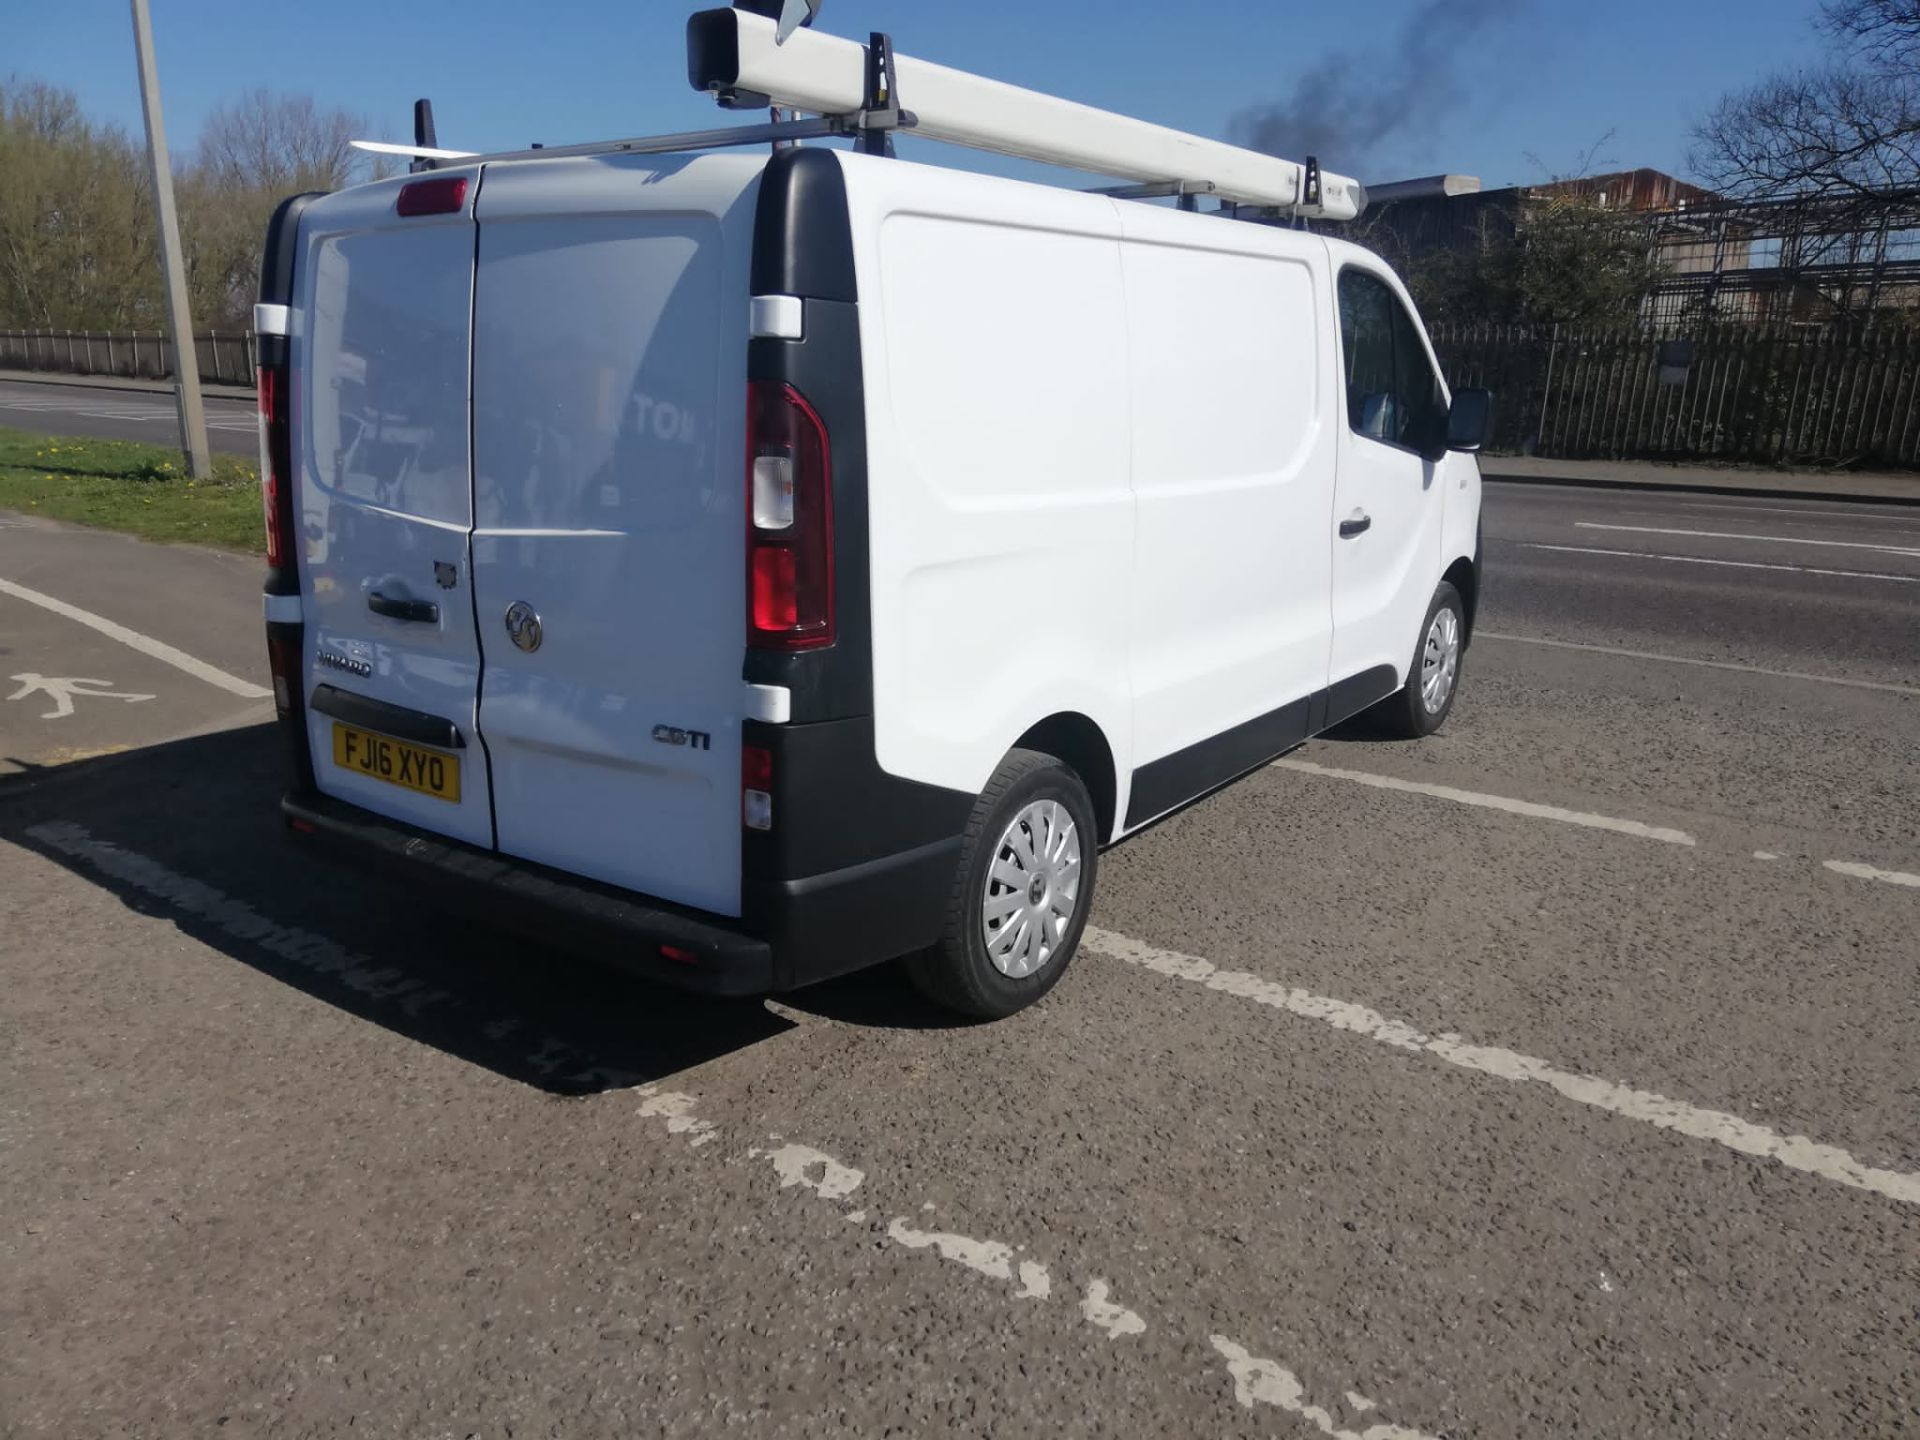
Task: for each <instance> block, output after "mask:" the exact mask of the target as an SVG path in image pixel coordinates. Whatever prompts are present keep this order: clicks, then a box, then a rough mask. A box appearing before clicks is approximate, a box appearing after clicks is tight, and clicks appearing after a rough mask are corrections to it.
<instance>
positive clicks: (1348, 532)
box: [1340, 510, 1373, 540]
mask: <svg viewBox="0 0 1920 1440" xmlns="http://www.w3.org/2000/svg"><path fill="white" fill-rule="evenodd" d="M1372 528H1373V517H1372V516H1371V515H1369V514H1367V512H1366V511H1364V510H1356V511H1355V512H1354V514H1353V518H1352V519H1351V520H1342V521H1341V522H1340V538H1341V539H1342V540H1351V539H1353V537H1354V536H1356V535H1364V534H1366V533H1367V531H1368V530H1370V529H1372Z"/></svg>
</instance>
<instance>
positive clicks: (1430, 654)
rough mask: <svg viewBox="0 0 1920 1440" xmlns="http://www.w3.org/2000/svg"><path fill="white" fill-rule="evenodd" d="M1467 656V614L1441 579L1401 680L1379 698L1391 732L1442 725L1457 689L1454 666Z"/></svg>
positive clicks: (1424, 731) (1423, 731) (1414, 734)
mask: <svg viewBox="0 0 1920 1440" xmlns="http://www.w3.org/2000/svg"><path fill="white" fill-rule="evenodd" d="M1466 654H1467V612H1466V607H1465V605H1463V604H1462V603H1461V600H1460V592H1459V591H1458V590H1456V589H1454V588H1453V584H1452V582H1450V581H1447V580H1442V581H1441V582H1440V588H1439V589H1438V590H1436V591H1434V592H1433V603H1432V604H1430V605H1429V606H1428V607H1427V618H1426V619H1425V620H1424V621H1422V622H1421V625H1420V643H1419V645H1418V646H1417V647H1416V648H1415V650H1414V652H1413V664H1412V665H1411V666H1409V667H1408V669H1407V683H1406V684H1405V685H1404V686H1402V687H1401V688H1400V689H1399V690H1398V691H1396V692H1395V693H1394V694H1392V695H1389V696H1388V697H1387V698H1386V699H1385V700H1383V701H1381V702H1380V706H1379V714H1380V718H1381V720H1382V721H1383V722H1385V723H1386V724H1387V725H1388V726H1390V727H1391V728H1392V730H1393V731H1394V733H1395V734H1398V735H1403V736H1405V737H1406V738H1407V739H1409V740H1418V739H1420V738H1422V737H1423V736H1427V735H1431V734H1432V733H1433V732H1434V731H1436V730H1438V729H1439V728H1440V727H1441V726H1442V725H1444V724H1445V723H1446V720H1447V716H1448V714H1449V713H1451V712H1452V710H1453V700H1454V696H1456V695H1457V694H1459V693H1460V666H1461V662H1462V661H1464V660H1465V659H1466Z"/></svg>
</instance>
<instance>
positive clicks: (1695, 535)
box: [1573, 520, 1920, 557]
mask: <svg viewBox="0 0 1920 1440" xmlns="http://www.w3.org/2000/svg"><path fill="white" fill-rule="evenodd" d="M1573 528H1574V529H1576V530H1614V531H1618V532H1620V533H1622V534H1627V535H1684V536H1687V537H1689V538H1690V539H1695V540H1752V541H1757V542H1758V543H1760V544H1764V545H1820V546H1824V547H1825V548H1827V549H1829V550H1877V551H1879V552H1880V553H1881V554H1883V555H1912V556H1916V557H1920V550H1916V549H1914V548H1913V547H1912V546H1909V545H1872V544H1868V543H1867V542H1866V541H1862V540H1821V539H1817V538H1815V537H1812V536H1807V535H1743V534H1736V533H1734V532H1732V531H1727V530H1672V529H1667V528H1666V527H1664V526H1659V525H1605V524H1602V523H1601V522H1600V521H1598V520H1576V521H1574V522H1573Z"/></svg>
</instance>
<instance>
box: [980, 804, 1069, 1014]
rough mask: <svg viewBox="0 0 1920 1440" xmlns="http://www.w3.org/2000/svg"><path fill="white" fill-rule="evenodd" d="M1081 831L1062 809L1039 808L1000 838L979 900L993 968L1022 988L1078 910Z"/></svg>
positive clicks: (1020, 816) (1058, 806)
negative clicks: (1022, 984)
mask: <svg viewBox="0 0 1920 1440" xmlns="http://www.w3.org/2000/svg"><path fill="white" fill-rule="evenodd" d="M1080 870H1081V866H1080V830H1079V827H1078V826H1076V825H1075V824H1074V823H1073V815H1072V813H1071V812H1069V811H1068V809H1067V807H1066V806H1064V805H1062V804H1060V803H1059V802H1058V801H1055V800H1036V801H1034V802H1033V803H1032V804H1031V805H1028V806H1027V807H1026V808H1025V809H1023V810H1021V812H1020V813H1019V814H1018V815H1015V816H1014V817H1013V823H1011V824H1010V825H1008V826H1007V828H1006V829H1005V830H1004V831H1002V832H1001V835H1000V843H999V844H997V845H996V846H994V850H993V862H992V864H990V865H989V866H988V867H987V885H986V892H985V893H984V894H983V895H982V896H981V899H980V933H981V936H982V938H984V939H985V941H986V945H987V958H988V959H990V960H992V961H993V968H994V969H996V970H998V971H999V972H1000V973H1001V974H1002V975H1005V976H1006V977H1007V978H1008V979H1010V980H1021V979H1025V978H1026V977H1027V976H1029V975H1032V974H1033V973H1035V972H1036V971H1038V970H1040V969H1042V968H1044V967H1045V966H1046V964H1047V962H1048V961H1050V960H1051V959H1053V956H1054V952H1055V951H1057V950H1058V949H1059V948H1060V942H1061V941H1062V940H1063V939H1064V938H1065V937H1066V933H1067V927H1068V926H1069V925H1071V924H1072V923H1073V915H1074V911H1075V910H1076V909H1077V908H1078V906H1079V904H1080Z"/></svg>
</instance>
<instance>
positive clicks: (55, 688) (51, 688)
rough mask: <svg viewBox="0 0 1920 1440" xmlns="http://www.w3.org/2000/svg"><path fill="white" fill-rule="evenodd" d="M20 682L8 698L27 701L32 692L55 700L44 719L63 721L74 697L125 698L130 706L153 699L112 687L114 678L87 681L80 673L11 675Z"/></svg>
mask: <svg viewBox="0 0 1920 1440" xmlns="http://www.w3.org/2000/svg"><path fill="white" fill-rule="evenodd" d="M10 678H12V679H15V680H18V681H19V682H20V688H19V689H18V690H16V691H14V692H13V694H11V695H9V696H7V699H9V700H24V699H26V698H27V696H29V695H45V696H46V697H47V698H48V699H49V700H51V701H52V702H53V709H51V710H49V711H47V712H46V713H45V714H43V715H42V716H41V717H40V718H41V719H42V720H64V719H66V718H67V717H68V716H69V715H71V714H73V697H74V696H76V695H83V696H90V697H92V698H94V699H98V700H124V701H126V702H127V703H128V704H129V705H137V704H139V703H140V702H141V701H142V700H151V699H153V696H151V695H136V694H133V693H132V692H131V691H127V690H109V689H108V688H107V687H108V686H109V685H111V684H113V682H112V681H111V680H87V679H84V678H82V677H80V676H78V675H67V676H53V675H37V674H35V673H34V672H33V671H31V670H27V671H23V672H22V673H20V674H18V675H15V676H12V677H10Z"/></svg>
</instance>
